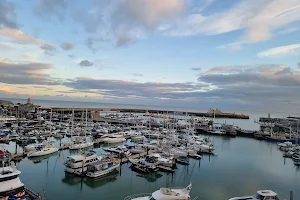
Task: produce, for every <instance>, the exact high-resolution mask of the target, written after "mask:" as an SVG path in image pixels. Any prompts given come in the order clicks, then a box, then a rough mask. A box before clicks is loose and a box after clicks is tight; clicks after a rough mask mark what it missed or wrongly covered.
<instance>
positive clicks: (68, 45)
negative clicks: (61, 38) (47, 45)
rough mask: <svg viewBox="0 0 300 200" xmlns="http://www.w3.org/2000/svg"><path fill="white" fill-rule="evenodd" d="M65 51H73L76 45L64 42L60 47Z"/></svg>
mask: <svg viewBox="0 0 300 200" xmlns="http://www.w3.org/2000/svg"><path fill="white" fill-rule="evenodd" d="M60 47H61V48H62V49H63V50H71V49H73V48H74V45H73V44H72V43H71V42H64V43H62V44H61V45H60Z"/></svg>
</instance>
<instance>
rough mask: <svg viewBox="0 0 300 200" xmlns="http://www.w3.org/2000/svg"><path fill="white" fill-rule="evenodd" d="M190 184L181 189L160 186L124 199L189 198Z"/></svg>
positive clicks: (185, 199)
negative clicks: (148, 192) (157, 188)
mask: <svg viewBox="0 0 300 200" xmlns="http://www.w3.org/2000/svg"><path fill="white" fill-rule="evenodd" d="M191 189H192V184H190V185H188V186H187V187H186V188H182V189H171V188H160V189H159V190H157V191H155V192H153V193H152V194H135V195H131V196H128V197H126V198H125V199H124V200H190V199H191V197H190V191H191Z"/></svg>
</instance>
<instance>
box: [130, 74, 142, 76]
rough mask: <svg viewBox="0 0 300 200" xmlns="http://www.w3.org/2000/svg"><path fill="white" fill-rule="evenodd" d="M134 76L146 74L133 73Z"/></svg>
mask: <svg viewBox="0 0 300 200" xmlns="http://www.w3.org/2000/svg"><path fill="white" fill-rule="evenodd" d="M132 76H144V74H140V73H133V74H132Z"/></svg>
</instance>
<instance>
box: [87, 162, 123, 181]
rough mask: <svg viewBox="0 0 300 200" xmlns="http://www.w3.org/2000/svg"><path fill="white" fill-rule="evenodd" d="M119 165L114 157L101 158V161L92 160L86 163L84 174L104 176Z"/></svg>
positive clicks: (94, 176) (91, 176) (95, 176)
mask: <svg viewBox="0 0 300 200" xmlns="http://www.w3.org/2000/svg"><path fill="white" fill-rule="evenodd" d="M119 166H120V161H119V160H118V159H116V158H103V159H102V160H101V161H97V162H93V163H90V164H88V165H87V172H86V176H87V177H90V178H98V177H102V176H105V175H107V174H109V173H111V172H113V171H114V170H116V169H117V168H118V167H119Z"/></svg>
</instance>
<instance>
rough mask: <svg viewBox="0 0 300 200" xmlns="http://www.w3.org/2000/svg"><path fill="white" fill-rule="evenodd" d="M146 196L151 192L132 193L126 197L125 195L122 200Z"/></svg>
mask: <svg viewBox="0 0 300 200" xmlns="http://www.w3.org/2000/svg"><path fill="white" fill-rule="evenodd" d="M147 196H151V193H140V194H133V195H130V196H128V197H125V199H124V200H131V199H135V198H139V197H147Z"/></svg>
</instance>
